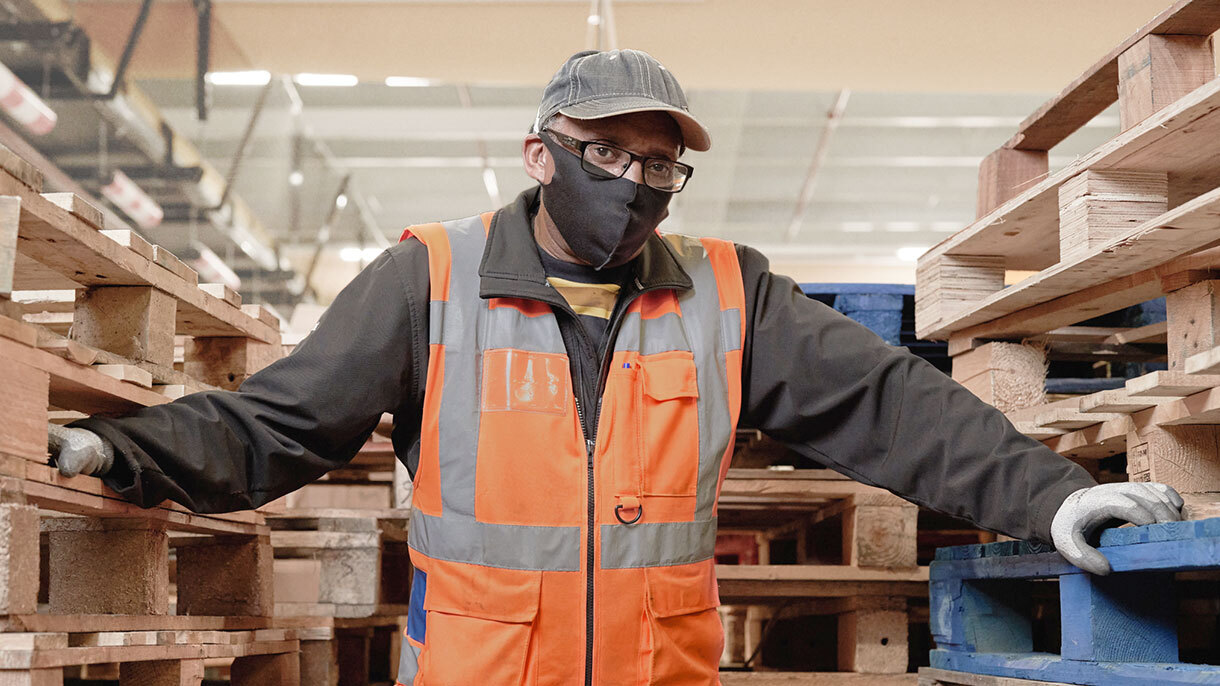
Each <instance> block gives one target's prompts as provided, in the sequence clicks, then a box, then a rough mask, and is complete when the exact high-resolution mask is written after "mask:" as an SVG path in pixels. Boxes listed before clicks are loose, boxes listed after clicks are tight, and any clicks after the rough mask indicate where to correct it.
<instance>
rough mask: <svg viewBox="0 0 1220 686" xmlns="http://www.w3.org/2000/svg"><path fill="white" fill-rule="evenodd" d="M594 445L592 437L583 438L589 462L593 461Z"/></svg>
mask: <svg viewBox="0 0 1220 686" xmlns="http://www.w3.org/2000/svg"><path fill="white" fill-rule="evenodd" d="M595 447H596V444H595V443H594V442H593V439H592V438H586V439H585V448H586V449H587V450H588V451H589V462H593V449H594V448H595Z"/></svg>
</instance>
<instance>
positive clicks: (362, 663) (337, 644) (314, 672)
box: [274, 616, 407, 686]
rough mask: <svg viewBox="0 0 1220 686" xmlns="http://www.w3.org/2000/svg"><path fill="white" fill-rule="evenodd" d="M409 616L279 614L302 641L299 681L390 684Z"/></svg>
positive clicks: (312, 685)
mask: <svg viewBox="0 0 1220 686" xmlns="http://www.w3.org/2000/svg"><path fill="white" fill-rule="evenodd" d="M406 622H407V618H406V617H405V616H397V617H396V616H386V617H359V618H329V619H319V618H317V617H293V618H276V619H275V622H274V624H275V626H277V627H284V628H292V629H294V630H295V631H296V632H297V636H298V638H299V639H300V641H301V684H309V686H370V685H373V684H376V685H378V686H380V685H382V684H386V685H389V686H392V685H393V683H394V677H395V672H397V670H398V658H399V652H398V651H399V650H400V649H401V646H402V632H403V631H404V630H405V627H406Z"/></svg>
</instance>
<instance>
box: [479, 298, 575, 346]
mask: <svg viewBox="0 0 1220 686" xmlns="http://www.w3.org/2000/svg"><path fill="white" fill-rule="evenodd" d="M479 339H480V340H479V349H480V350H496V349H500V348H514V349H516V350H528V351H530V352H536V353H558V354H560V355H566V354H567V348H565V347H564V345H563V334H561V333H560V332H559V324H558V323H557V322H556V321H555V315H554V314H553V313H548V314H546V315H545V316H542V317H529V316H526V315H525V314H522V312H521V311H520V310H518V309H516V308H513V307H497V308H494V309H492V308H490V307H489V308H487V313H486V315H485V321H484V326H481V327H479Z"/></svg>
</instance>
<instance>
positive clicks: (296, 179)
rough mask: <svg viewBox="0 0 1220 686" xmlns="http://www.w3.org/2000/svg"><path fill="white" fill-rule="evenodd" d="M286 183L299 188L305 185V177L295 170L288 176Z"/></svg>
mask: <svg viewBox="0 0 1220 686" xmlns="http://www.w3.org/2000/svg"><path fill="white" fill-rule="evenodd" d="M288 183H290V184H292V185H294V186H299V185H301V184H303V183H305V175H304V174H302V173H301V171H300V170H299V169H298V170H295V171H293V172H292V173H291V174H289V175H288Z"/></svg>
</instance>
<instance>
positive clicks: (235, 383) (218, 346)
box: [183, 337, 283, 391]
mask: <svg viewBox="0 0 1220 686" xmlns="http://www.w3.org/2000/svg"><path fill="white" fill-rule="evenodd" d="M184 355H185V364H184V365H183V371H184V372H185V373H186V374H187V375H189V376H191V377H194V378H196V379H199V380H200V381H202V382H204V383H206V384H210V385H213V386H216V387H218V388H223V389H225V390H230V391H234V390H237V388H238V387H239V386H241V384H242V382H244V381H245V380H246V379H247V378H249V377H250V376H251V375H252V374H254V373H255V372H257V371H258V370H260V369H262V368H263V367H266V366H267V365H269V364H271V363H272V362H274V361H276V360H278V359H279V358H281V357H283V348H282V346H280V344H279V342H278V341H277V342H276V343H264V342H262V341H256V340H253V339H250V338H229V337H224V338H214V337H196V338H192V339H190V340H189V341H187V344H186V348H185V351H184Z"/></svg>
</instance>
